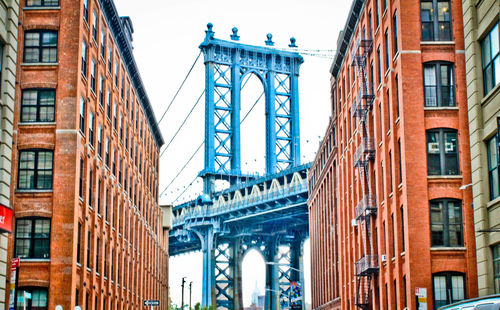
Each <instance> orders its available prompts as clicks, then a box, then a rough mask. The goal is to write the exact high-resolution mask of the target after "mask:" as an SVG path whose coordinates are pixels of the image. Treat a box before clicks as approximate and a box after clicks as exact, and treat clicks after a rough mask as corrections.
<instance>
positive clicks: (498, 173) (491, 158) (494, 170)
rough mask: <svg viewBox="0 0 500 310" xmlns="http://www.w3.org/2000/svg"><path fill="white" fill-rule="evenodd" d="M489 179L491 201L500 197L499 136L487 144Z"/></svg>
mask: <svg viewBox="0 0 500 310" xmlns="http://www.w3.org/2000/svg"><path fill="white" fill-rule="evenodd" d="M486 144H487V147H488V177H489V180H490V200H493V199H495V198H497V197H498V196H500V156H498V135H495V136H493V137H492V138H491V139H489V140H488V141H487V142H486Z"/></svg>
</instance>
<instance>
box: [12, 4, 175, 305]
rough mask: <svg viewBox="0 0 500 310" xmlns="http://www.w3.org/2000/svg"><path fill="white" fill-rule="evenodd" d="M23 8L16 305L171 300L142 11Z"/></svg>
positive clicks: (16, 151)
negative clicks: (140, 52)
mask: <svg viewBox="0 0 500 310" xmlns="http://www.w3.org/2000/svg"><path fill="white" fill-rule="evenodd" d="M20 8H21V9H20V14H19V34H18V37H19V43H18V51H19V53H18V66H17V78H16V81H17V83H16V99H15V102H16V105H15V112H14V114H15V115H14V119H15V121H14V136H13V148H12V149H13V154H12V158H13V164H12V167H13V169H12V184H13V186H12V189H11V191H12V192H11V204H12V206H13V207H14V215H15V223H14V232H13V233H12V235H11V236H10V240H9V251H8V255H9V257H10V258H12V257H19V258H20V270H19V273H18V280H17V289H16V297H17V298H15V299H13V300H15V301H16V309H19V308H20V309H23V307H24V306H25V305H26V309H55V307H56V305H61V306H62V307H63V309H74V308H75V306H76V305H79V306H80V307H82V309H113V310H114V309H138V308H142V307H143V301H144V300H146V299H156V300H160V304H161V306H160V309H167V308H168V293H167V289H168V283H167V279H168V277H167V267H168V231H166V230H165V229H164V221H163V214H162V211H161V209H160V207H159V205H158V162H159V149H160V147H161V145H162V144H163V143H164V142H163V138H162V136H161V134H160V131H159V128H158V125H157V123H156V119H155V116H154V114H153V111H152V108H151V104H150V102H149V99H148V97H147V94H146V91H145V88H144V85H143V83H142V81H141V78H140V75H139V72H138V69H137V65H136V63H135V60H134V56H133V54H132V33H133V27H132V22H131V20H130V18H128V17H119V16H118V13H117V10H116V8H115V5H114V3H113V1H112V0H99V1H98V0H79V1H62V0H22V1H21V3H20ZM9 286H10V284H9ZM25 292H27V293H29V294H30V295H31V297H30V298H29V299H28V298H25V297H24V296H26V295H25ZM29 294H28V295H27V296H29Z"/></svg>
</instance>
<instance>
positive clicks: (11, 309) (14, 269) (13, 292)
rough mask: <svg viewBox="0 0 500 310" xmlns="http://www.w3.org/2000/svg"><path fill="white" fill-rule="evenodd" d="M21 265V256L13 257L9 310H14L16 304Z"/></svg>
mask: <svg viewBox="0 0 500 310" xmlns="http://www.w3.org/2000/svg"><path fill="white" fill-rule="evenodd" d="M19 265H20V264H19V258H13V259H12V261H11V267H10V294H9V310H14V307H15V305H16V284H17V268H18V267H19Z"/></svg>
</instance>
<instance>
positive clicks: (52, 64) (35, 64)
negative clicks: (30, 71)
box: [21, 62, 59, 67]
mask: <svg viewBox="0 0 500 310" xmlns="http://www.w3.org/2000/svg"><path fill="white" fill-rule="evenodd" d="M57 66H59V63H58V62H22V63H21V67H57Z"/></svg>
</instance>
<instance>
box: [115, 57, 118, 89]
mask: <svg viewBox="0 0 500 310" xmlns="http://www.w3.org/2000/svg"><path fill="white" fill-rule="evenodd" d="M115 86H116V87H118V62H117V61H115Z"/></svg>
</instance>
